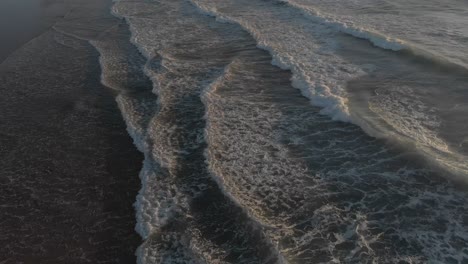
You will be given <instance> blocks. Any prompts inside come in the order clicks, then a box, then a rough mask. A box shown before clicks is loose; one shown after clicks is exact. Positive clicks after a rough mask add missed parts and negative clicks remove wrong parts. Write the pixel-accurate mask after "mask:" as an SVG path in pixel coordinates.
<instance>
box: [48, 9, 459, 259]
mask: <svg viewBox="0 0 468 264" xmlns="http://www.w3.org/2000/svg"><path fill="white" fill-rule="evenodd" d="M102 5H105V3H103V4H102ZM101 7H102V6H101ZM73 10H75V11H72V12H69V13H67V15H66V19H63V20H60V21H59V22H57V23H55V24H54V26H53V28H52V30H51V31H52V32H49V33H50V34H48V35H47V37H49V38H50V39H53V41H54V43H55V44H56V45H58V46H60V47H68V48H70V49H78V50H79V49H80V48H82V46H83V45H84V44H83V43H85V42H88V43H90V44H91V45H92V46H93V47H94V48H95V49H96V50H97V51H98V52H99V54H100V60H99V62H100V66H101V71H102V72H101V83H102V84H103V85H105V86H106V87H108V88H110V89H111V91H112V92H113V93H114V94H115V96H116V100H117V104H118V107H119V109H120V112H121V114H122V117H123V119H124V120H125V123H126V126H127V131H128V133H129V135H130V136H131V137H132V138H133V141H134V144H135V145H136V147H137V148H138V149H139V151H141V152H142V153H143V154H144V162H143V164H142V168H141V171H140V174H139V177H140V180H141V189H140V191H139V194H138V196H137V197H136V201H135V204H134V207H135V211H136V216H135V217H136V220H137V225H136V231H137V232H138V233H139V235H140V236H141V237H142V244H141V245H140V246H139V248H138V250H137V252H136V254H137V258H138V263H142V264H143V263H144V264H146V263H171V264H172V263H252V264H254V263H300V264H301V263H459V264H466V263H468V188H467V187H466V184H467V183H468V159H467V156H468V132H467V131H468V127H467V126H468V106H467V104H466V102H467V101H468V87H467V85H468V55H467V54H466V47H467V45H468V27H467V26H468V19H467V15H468V6H467V4H466V2H464V1H459V0H443V1H432V0H431V1H421V0H418V1H416V0H409V1H400V0H393V1H385V0H379V1H369V0H352V1H344V0H331V1H322V0H120V1H114V3H113V7H112V10H111V12H112V15H113V16H114V17H110V15H109V16H103V15H102V14H101V13H99V12H97V11H96V10H97V9H96V8H95V7H94V6H93V5H89V6H86V5H82V6H80V5H77V6H76V9H73ZM83 17H86V19H85V20H83ZM80 72H81V71H80ZM135 177H137V175H135Z"/></svg>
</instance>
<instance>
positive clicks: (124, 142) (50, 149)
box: [0, 1, 143, 264]
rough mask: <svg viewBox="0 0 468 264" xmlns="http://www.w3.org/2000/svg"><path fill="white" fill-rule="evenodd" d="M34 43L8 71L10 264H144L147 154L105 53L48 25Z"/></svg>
mask: <svg viewBox="0 0 468 264" xmlns="http://www.w3.org/2000/svg"><path fill="white" fill-rule="evenodd" d="M45 2H49V3H51V2H54V1H42V2H41V3H45ZM58 2H60V1H58ZM81 2H86V1H81ZM87 2H89V3H91V1H87ZM105 4H106V5H109V4H110V2H109V1H106V2H105ZM91 6H92V5H91ZM91 6H90V7H91ZM100 6H101V8H102V7H103V4H102V3H101V5H100ZM0 8H2V7H0ZM2 10H3V9H2ZM106 12H107V10H106ZM83 25H84V24H83ZM35 32H36V33H37V32H38V31H35ZM29 36H31V35H29ZM19 39H20V38H18V41H19ZM25 39H27V38H25ZM23 40H24V39H23ZM20 42H22V41H19V42H18V43H20ZM23 42H24V41H23ZM26 42H27V43H26V44H24V45H23V46H21V48H20V49H19V50H16V51H15V52H14V53H13V54H11V55H10V56H9V57H8V58H7V59H6V60H5V61H4V62H3V63H1V64H0V93H1V94H2V96H1V97H0V112H1V113H2V115H0V165H1V167H2V170H1V171H0V207H1V210H0V245H2V247H0V263H2V264H9V263H12V264H13V263H15V264H16V263H72V264H73V263H135V256H134V253H135V250H136V247H137V246H138V244H139V243H140V238H139V236H138V235H137V234H136V233H135V231H134V226H135V217H134V208H133V206H132V204H133V202H134V201H135V196H136V195H137V192H138V189H139V186H140V181H139V178H138V173H139V170H140V168H141V163H142V160H143V157H142V155H141V154H140V153H139V152H138V151H137V150H136V148H135V147H134V146H133V143H132V140H131V139H130V137H129V136H128V134H127V132H126V128H125V124H124V121H123V120H122V117H121V115H120V112H119V110H118V108H117V105H116V103H115V100H114V97H113V95H112V93H111V91H110V90H109V89H108V88H107V87H104V86H103V85H101V84H100V73H101V70H100V67H99V61H98V58H99V54H98V53H97V51H96V50H95V49H94V47H92V46H91V45H90V44H89V43H88V42H87V41H81V40H78V39H76V38H71V37H68V36H66V35H64V34H61V33H59V32H56V31H54V30H51V29H47V27H46V29H45V31H44V32H43V33H39V36H38V37H36V38H34V39H33V40H30V41H29V40H27V41H26ZM3 51H5V49H3Z"/></svg>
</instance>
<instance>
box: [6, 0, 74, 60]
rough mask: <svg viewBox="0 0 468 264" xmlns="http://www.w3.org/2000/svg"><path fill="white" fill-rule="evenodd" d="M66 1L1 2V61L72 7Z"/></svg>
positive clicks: (16, 0) (22, 0) (24, 0)
mask: <svg viewBox="0 0 468 264" xmlns="http://www.w3.org/2000/svg"><path fill="white" fill-rule="evenodd" d="M67 2H69V1H66V0H2V1H0V36H2V41H1V42H0V62H1V61H3V60H4V59H5V58H6V57H7V56H8V55H9V54H10V53H11V52H13V51H15V50H17V49H18V48H19V47H21V46H22V45H24V44H25V43H26V42H28V41H29V40H31V39H33V38H34V37H36V36H38V35H40V34H41V33H42V32H44V31H45V30H47V29H48V28H50V27H51V26H52V25H53V24H54V23H55V22H56V21H57V20H58V19H60V18H62V17H63V16H64V15H65V14H66V12H68V11H69V10H70V6H71V5H70V4H69V3H67Z"/></svg>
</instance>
